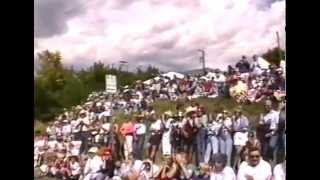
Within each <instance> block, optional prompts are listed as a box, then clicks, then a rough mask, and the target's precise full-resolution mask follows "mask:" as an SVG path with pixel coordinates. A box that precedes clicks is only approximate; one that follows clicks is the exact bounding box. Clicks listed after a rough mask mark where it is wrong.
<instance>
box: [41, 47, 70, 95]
mask: <svg viewBox="0 0 320 180" xmlns="http://www.w3.org/2000/svg"><path fill="white" fill-rule="evenodd" d="M38 60H39V66H40V69H39V71H38V76H39V77H40V78H42V79H43V80H44V85H45V88H46V89H47V90H53V91H56V90H59V89H62V88H63V85H64V69H63V66H62V63H61V60H62V57H61V55H60V53H59V52H54V53H52V52H50V51H48V50H46V51H43V52H41V53H38Z"/></svg>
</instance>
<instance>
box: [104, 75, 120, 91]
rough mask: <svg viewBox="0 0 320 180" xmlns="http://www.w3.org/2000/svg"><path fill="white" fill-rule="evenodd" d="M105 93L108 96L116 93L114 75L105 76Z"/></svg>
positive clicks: (115, 78)
mask: <svg viewBox="0 0 320 180" xmlns="http://www.w3.org/2000/svg"><path fill="white" fill-rule="evenodd" d="M106 92H107V93H110V94H115V93H116V92H117V77H116V76H115V75H110V74H107V75H106Z"/></svg>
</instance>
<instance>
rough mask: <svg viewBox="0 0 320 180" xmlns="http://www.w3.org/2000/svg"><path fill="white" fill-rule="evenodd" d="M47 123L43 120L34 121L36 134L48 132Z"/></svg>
mask: <svg viewBox="0 0 320 180" xmlns="http://www.w3.org/2000/svg"><path fill="white" fill-rule="evenodd" d="M46 127H47V125H46V124H45V123H43V122H41V121H35V122H34V133H35V135H36V136H38V135H43V134H45V133H46Z"/></svg>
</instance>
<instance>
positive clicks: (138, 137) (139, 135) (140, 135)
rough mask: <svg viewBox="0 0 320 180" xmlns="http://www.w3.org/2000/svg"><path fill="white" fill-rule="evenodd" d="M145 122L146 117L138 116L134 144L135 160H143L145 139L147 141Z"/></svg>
mask: <svg viewBox="0 0 320 180" xmlns="http://www.w3.org/2000/svg"><path fill="white" fill-rule="evenodd" d="M143 120H144V115H142V114H140V115H137V116H136V123H135V125H134V126H135V129H136V133H135V138H134V142H133V147H134V157H135V159H140V160H142V159H143V149H144V148H143V147H144V146H143V144H144V139H145V134H146V125H145V124H144V122H143Z"/></svg>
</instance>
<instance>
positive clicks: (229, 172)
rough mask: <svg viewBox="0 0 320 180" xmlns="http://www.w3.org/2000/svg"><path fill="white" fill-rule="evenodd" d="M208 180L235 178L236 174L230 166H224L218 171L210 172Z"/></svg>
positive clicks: (231, 179)
mask: <svg viewBox="0 0 320 180" xmlns="http://www.w3.org/2000/svg"><path fill="white" fill-rule="evenodd" d="M210 180H236V175H235V173H234V171H233V169H232V168H231V167H228V166H226V167H225V168H224V169H223V170H222V172H220V173H213V172H211V173H210Z"/></svg>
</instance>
